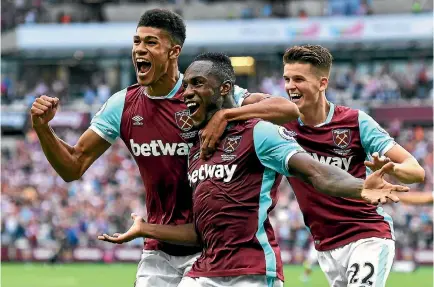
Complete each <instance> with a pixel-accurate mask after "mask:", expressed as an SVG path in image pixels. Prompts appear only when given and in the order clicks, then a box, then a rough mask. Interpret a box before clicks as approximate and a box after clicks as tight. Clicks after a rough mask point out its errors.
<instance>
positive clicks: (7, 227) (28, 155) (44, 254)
mask: <svg viewBox="0 0 434 287" xmlns="http://www.w3.org/2000/svg"><path fill="white" fill-rule="evenodd" d="M156 7H163V8H169V9H172V10H174V11H176V12H178V13H179V14H181V15H182V16H183V17H184V18H185V19H186V20H187V41H186V45H185V48H184V50H183V53H182V56H181V59H180V68H181V71H184V70H185V68H186V67H187V65H188V64H189V62H190V61H191V60H192V59H193V57H194V56H195V55H196V54H197V53H199V52H202V51H213V50H214V51H224V52H226V53H227V54H228V55H230V56H232V57H233V58H232V62H233V65H234V67H235V69H236V72H237V82H238V85H240V86H242V87H246V88H248V89H249V90H250V91H262V92H266V93H270V94H273V95H277V96H283V97H286V95H285V93H284V90H283V80H282V77H281V75H282V55H283V52H284V50H285V49H286V48H287V47H289V46H292V45H295V44H306V43H317V44H321V45H324V46H326V47H328V48H329V49H330V50H331V51H332V54H333V56H334V58H335V62H334V66H333V73H332V76H331V83H330V87H329V89H328V92H327V97H328V98H329V100H331V101H333V102H335V103H338V104H345V105H348V106H351V107H353V108H359V109H362V110H365V111H367V112H368V113H369V114H371V115H372V116H373V117H374V118H375V119H376V120H377V121H378V122H380V123H381V124H382V125H383V126H384V127H385V128H386V129H387V130H388V131H389V133H390V134H391V135H393V136H394V137H395V138H396V139H397V141H398V142H399V143H400V144H401V145H403V146H404V147H405V148H406V149H407V150H409V151H411V152H412V154H413V155H414V156H415V157H416V158H417V159H418V160H419V162H420V163H421V165H422V166H423V167H424V168H425V170H426V181H425V182H424V183H423V184H420V185H414V186H412V188H413V189H415V190H420V191H425V192H433V177H432V175H433V108H432V105H433V19H432V18H433V3H432V2H431V1H429V0H428V1H425V0H420V1H415V0H305V1H304V0H303V1H302V0H291V1H290V0H288V1H282V0H281V1H279V0H274V1H272V0H268V1H267V0H245V1H224V0H223V1H222V0H171V1H170V0H169V1H168V0H166V1H133V0H117V1H116V0H114V1H105V0H68V1H66V0H63V1H62V0H3V1H2V2H1V29H2V33H1V40H2V41H1V47H2V52H1V55H2V61H1V128H2V141H1V148H2V152H1V160H2V165H1V188H2V196H1V260H2V269H3V272H2V283H3V284H4V285H3V286H5V287H21V286H34V287H39V286H41V287H50V286H72V287H75V286H105V287H110V286H132V284H133V282H134V275H135V270H136V266H135V264H136V263H137V262H138V260H139V257H140V252H141V246H142V241H141V240H136V241H133V242H131V243H130V244H127V245H123V246H112V245H110V244H108V243H102V242H98V241H97V240H96V236H97V234H99V233H102V232H107V233H113V232H114V231H123V230H126V229H127V228H128V227H129V224H130V218H129V215H130V213H131V212H132V211H134V212H137V213H139V214H143V215H145V210H146V208H145V206H144V192H146V191H145V190H144V188H143V185H142V183H141V179H140V177H139V173H138V170H137V167H136V164H135V163H134V162H133V160H132V159H131V157H130V156H129V154H128V151H127V149H125V147H124V146H123V144H121V143H120V142H118V143H116V144H114V145H113V146H112V148H111V149H109V151H108V152H107V153H106V154H105V155H104V156H103V157H102V158H100V159H99V160H98V161H97V162H96V163H95V164H94V165H93V166H92V167H91V168H90V169H89V170H88V171H87V173H86V174H85V175H84V177H83V178H82V179H81V180H79V181H76V182H73V183H65V182H63V180H62V179H61V178H60V177H58V176H57V175H56V173H55V172H54V171H53V169H52V168H51V167H50V166H49V164H48V162H47V160H46V159H45V157H44V154H43V153H42V151H41V148H40V146H39V144H38V140H37V137H36V135H35V134H34V132H33V131H32V130H31V126H30V125H29V117H28V110H29V107H30V105H31V103H32V102H33V100H34V99H35V97H37V96H39V95H41V94H48V95H50V96H57V97H59V98H60V100H61V110H60V111H59V112H58V113H57V115H56V117H55V118H54V120H53V121H52V126H53V128H54V129H55V130H56V132H57V133H58V135H59V136H60V137H61V138H62V139H64V140H65V141H67V142H68V143H70V144H74V143H75V142H76V140H77V138H78V136H79V135H80V134H81V133H82V132H83V131H84V130H85V129H86V128H87V126H88V124H89V121H90V119H91V117H92V116H93V114H94V113H95V112H96V111H97V110H98V108H99V107H100V106H101V105H102V103H103V102H105V101H106V100H107V98H108V97H110V95H111V94H112V93H113V92H116V91H118V90H120V89H122V88H123V87H126V86H128V85H130V84H132V83H134V82H135V74H134V70H133V67H132V65H131V60H130V59H131V57H130V53H131V43H132V36H133V34H134V32H135V27H136V21H137V20H138V19H139V17H140V15H141V13H142V12H144V11H145V10H147V9H151V8H156ZM386 209H387V211H388V212H389V214H391V215H392V217H393V219H394V226H395V229H396V238H397V245H396V246H397V255H396V259H395V266H394V271H393V272H392V274H391V276H390V280H389V284H388V286H392V287H395V286H396V287H400V286H415V287H424V286H432V285H433V279H432V263H433V251H432V248H433V208H432V206H422V207H420V206H419V207H414V206H406V205H404V204H396V205H393V206H387V207H386ZM273 224H274V227H275V232H276V234H277V235H278V237H279V240H280V245H281V249H282V252H283V259H284V261H285V263H287V264H288V266H287V267H286V269H285V272H286V281H287V282H286V285H285V286H305V285H303V283H301V282H300V281H299V277H300V274H301V272H302V267H301V263H302V262H303V260H304V257H305V255H306V253H307V248H308V247H309V243H310V237H309V233H308V231H307V230H306V229H305V227H304V224H303V219H302V215H301V213H300V211H299V209H298V204H297V202H296V201H295V198H294V195H293V193H292V191H291V187H290V186H289V185H288V183H287V182H286V180H285V181H283V182H282V184H281V189H280V201H279V203H278V206H277V208H276V209H275V211H274V214H273ZM11 262H13V263H11ZM31 262H42V263H46V265H45V264H40V263H31ZM72 262H81V263H76V264H75V263H74V264H63V263H72ZM91 262H95V263H97V262H99V263H104V264H95V263H94V264H90V263H91ZM120 262H131V264H129V263H123V264H119V263H120ZM424 266H425V267H424ZM314 274H315V276H314V277H313V278H312V281H310V282H309V283H307V285H306V286H327V284H326V281H325V279H324V276H323V275H322V274H321V272H320V270H319V269H318V268H317V269H315V272H314ZM95 276H97V277H98V282H99V283H95V282H96V280H95Z"/></svg>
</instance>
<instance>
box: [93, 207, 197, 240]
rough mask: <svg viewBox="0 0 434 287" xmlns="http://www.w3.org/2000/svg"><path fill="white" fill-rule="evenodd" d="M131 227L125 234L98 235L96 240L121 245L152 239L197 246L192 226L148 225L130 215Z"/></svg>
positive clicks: (140, 218) (195, 234)
mask: <svg viewBox="0 0 434 287" xmlns="http://www.w3.org/2000/svg"><path fill="white" fill-rule="evenodd" d="M131 218H132V219H133V225H132V226H131V227H130V229H128V231H126V232H125V233H115V234H113V236H109V235H107V234H103V235H99V236H98V239H99V240H102V241H107V242H111V243H117V244H122V243H124V242H128V241H131V240H134V239H136V238H139V237H144V238H152V239H157V240H161V241H165V242H170V243H174V244H181V245H199V242H198V237H197V233H196V230H195V228H194V224H193V223H190V224H181V225H162V224H149V223H147V222H146V221H145V220H144V219H143V217H141V216H138V215H137V214H135V213H133V214H131Z"/></svg>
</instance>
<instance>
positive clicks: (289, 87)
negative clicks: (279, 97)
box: [285, 81, 297, 91]
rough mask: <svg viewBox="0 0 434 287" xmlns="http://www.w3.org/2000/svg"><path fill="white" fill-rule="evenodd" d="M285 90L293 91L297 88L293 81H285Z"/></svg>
mask: <svg viewBox="0 0 434 287" xmlns="http://www.w3.org/2000/svg"><path fill="white" fill-rule="evenodd" d="M285 89H286V90H287V91H294V90H295V89H297V87H296V86H295V84H294V81H287V82H286V83H285Z"/></svg>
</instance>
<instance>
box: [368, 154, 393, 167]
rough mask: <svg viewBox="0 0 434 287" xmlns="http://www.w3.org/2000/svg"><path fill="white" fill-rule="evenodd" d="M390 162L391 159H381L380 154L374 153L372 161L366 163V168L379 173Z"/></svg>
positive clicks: (383, 157)
mask: <svg viewBox="0 0 434 287" xmlns="http://www.w3.org/2000/svg"><path fill="white" fill-rule="evenodd" d="M389 162H390V158H388V157H385V156H382V157H380V156H379V154H378V152H374V153H373V154H372V161H365V166H367V167H369V168H370V169H371V170H372V171H377V170H379V169H380V168H382V167H383V166H384V165H385V164H386V163H389Z"/></svg>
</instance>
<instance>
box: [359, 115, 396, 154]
mask: <svg viewBox="0 0 434 287" xmlns="http://www.w3.org/2000/svg"><path fill="white" fill-rule="evenodd" d="M359 130H360V140H361V142H362V146H363V148H364V149H365V153H366V154H367V155H368V156H371V155H372V154H373V153H374V152H378V153H379V154H380V156H383V155H384V154H385V153H386V152H388V151H389V150H390V149H391V148H392V147H393V146H394V145H395V144H396V143H395V140H394V139H393V138H392V137H390V135H389V133H388V132H386V131H385V130H384V129H383V128H382V127H381V126H380V125H379V124H378V123H377V122H376V121H375V120H374V119H373V118H371V117H370V116H369V115H367V114H366V113H365V112H363V111H359Z"/></svg>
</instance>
